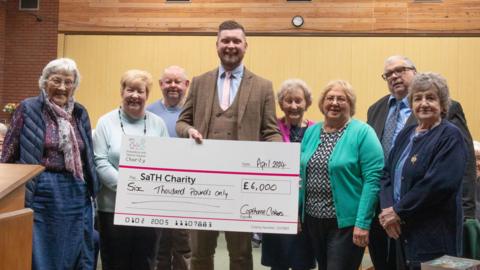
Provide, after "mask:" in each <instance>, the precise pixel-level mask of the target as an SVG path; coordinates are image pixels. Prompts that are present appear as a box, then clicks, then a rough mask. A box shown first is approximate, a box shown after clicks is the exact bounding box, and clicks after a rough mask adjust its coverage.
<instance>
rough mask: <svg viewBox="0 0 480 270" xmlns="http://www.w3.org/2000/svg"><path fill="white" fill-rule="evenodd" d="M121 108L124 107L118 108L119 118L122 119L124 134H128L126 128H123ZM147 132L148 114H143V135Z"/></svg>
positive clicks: (121, 125) (121, 123)
mask: <svg viewBox="0 0 480 270" xmlns="http://www.w3.org/2000/svg"><path fill="white" fill-rule="evenodd" d="M120 109H122V107H120V108H118V119H120V127H121V128H122V131H123V134H125V135H127V133H125V129H123V120H122V113H121V112H120ZM146 134H147V114H145V115H144V116H143V135H146Z"/></svg>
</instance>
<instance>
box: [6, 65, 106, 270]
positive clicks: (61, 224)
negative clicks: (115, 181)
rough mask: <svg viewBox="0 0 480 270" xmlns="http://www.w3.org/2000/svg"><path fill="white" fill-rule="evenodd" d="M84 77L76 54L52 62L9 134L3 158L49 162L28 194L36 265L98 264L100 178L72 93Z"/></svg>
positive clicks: (87, 266) (82, 110)
mask: <svg viewBox="0 0 480 270" xmlns="http://www.w3.org/2000/svg"><path fill="white" fill-rule="evenodd" d="M79 82H80V74H79V72H78V69H77V65H76V64H75V62H74V61H73V60H71V59H68V58H59V59H56V60H53V61H51V62H50V63H48V64H47V65H46V66H45V68H44V69H43V72H42V75H41V77H40V79H39V82H38V83H39V87H40V95H39V96H37V97H31V98H27V99H25V100H24V101H22V102H21V103H20V105H19V107H18V108H17V109H16V111H15V113H14V114H13V117H12V122H11V125H10V128H9V130H8V132H7V135H6V137H5V141H4V145H3V152H2V157H1V162H5V163H21V164H39V165H42V166H44V167H45V171H44V172H43V173H41V174H40V175H39V176H37V177H35V178H34V179H32V180H31V181H30V182H28V183H27V192H26V196H25V201H26V202H25V205H26V207H30V208H32V209H33V211H34V225H33V259H32V269H94V265H93V261H94V248H93V236H92V233H93V213H92V198H93V197H94V196H95V193H96V191H97V184H98V182H97V177H96V172H95V165H94V160H93V146H92V138H91V128H90V120H89V117H88V113H87V111H86V110H85V108H84V107H83V106H82V105H80V104H79V103H77V102H75V99H74V97H73V95H74V93H75V90H76V89H77V87H78V84H79Z"/></svg>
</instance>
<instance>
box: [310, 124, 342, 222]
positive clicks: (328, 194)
mask: <svg viewBox="0 0 480 270" xmlns="http://www.w3.org/2000/svg"><path fill="white" fill-rule="evenodd" d="M346 127H347V125H345V126H344V127H343V128H342V129H340V130H338V131H335V132H330V133H327V132H325V131H324V130H323V129H322V131H321V133H320V141H321V143H320V144H319V145H318V148H317V150H316V151H315V153H314V154H313V156H312V157H311V158H310V160H309V161H308V165H307V179H308V181H307V186H306V191H307V195H306V203H305V211H306V213H307V214H309V215H310V216H312V217H316V218H335V217H336V214H335V205H334V203H333V195H332V188H331V186H330V176H329V173H328V161H329V160H330V156H331V154H332V152H333V149H334V148H335V145H336V144H337V142H338V140H339V139H340V138H341V137H342V135H343V132H344V131H345V128H346Z"/></svg>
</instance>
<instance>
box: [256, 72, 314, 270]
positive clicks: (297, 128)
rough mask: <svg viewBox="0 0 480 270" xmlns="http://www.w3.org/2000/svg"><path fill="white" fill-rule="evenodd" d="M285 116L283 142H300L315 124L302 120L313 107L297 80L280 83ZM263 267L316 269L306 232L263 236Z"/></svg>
mask: <svg viewBox="0 0 480 270" xmlns="http://www.w3.org/2000/svg"><path fill="white" fill-rule="evenodd" d="M277 98H278V105H279V106H280V109H281V110H282V112H283V113H284V116H283V117H281V118H279V119H278V121H277V124H278V128H279V130H280V133H281V134H282V138H283V141H284V142H292V143H300V142H301V141H302V139H303V135H304V134H305V131H306V130H307V128H308V127H309V126H311V125H313V124H314V122H313V121H310V120H307V119H305V118H304V114H305V111H307V109H308V107H310V105H312V92H311V91H310V89H309V88H308V86H307V84H306V83H305V82H304V81H302V80H300V79H289V80H286V81H284V82H283V83H282V85H281V86H280V90H279V91H278V94H277ZM262 242H263V243H262V264H263V265H265V266H269V267H271V268H270V269H271V270H287V269H293V270H307V269H312V268H315V259H314V257H313V253H312V250H311V247H310V242H309V241H308V238H307V236H306V235H305V233H304V232H303V231H302V230H301V229H300V230H299V232H298V233H297V234H296V235H288V234H263V239H262Z"/></svg>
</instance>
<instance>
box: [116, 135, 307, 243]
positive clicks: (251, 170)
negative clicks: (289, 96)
mask: <svg viewBox="0 0 480 270" xmlns="http://www.w3.org/2000/svg"><path fill="white" fill-rule="evenodd" d="M299 148H300V146H299V144H296V143H274V142H245V141H221V140H204V141H203V143H202V144H197V143H195V142H194V140H191V139H173V138H156V137H137V136H124V137H123V141H122V151H121V153H120V166H119V181H118V186H117V198H116V206H115V221H114V223H115V224H119V225H130V226H148V227H163V228H179V229H195V230H218V231H241V232H265V233H285V234H295V233H297V221H298V191H299V179H300V177H299V165H300V162H299V159H300V149H299Z"/></svg>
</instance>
